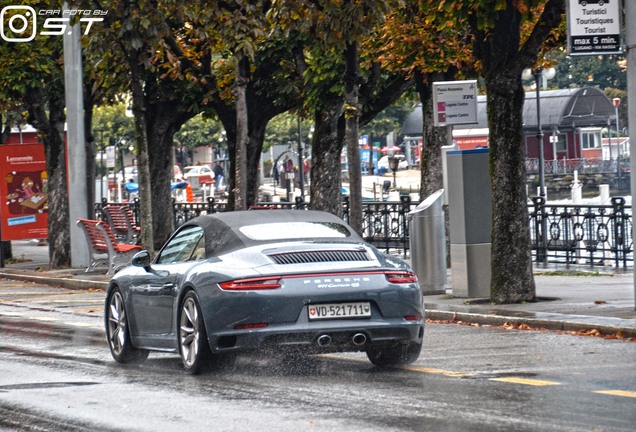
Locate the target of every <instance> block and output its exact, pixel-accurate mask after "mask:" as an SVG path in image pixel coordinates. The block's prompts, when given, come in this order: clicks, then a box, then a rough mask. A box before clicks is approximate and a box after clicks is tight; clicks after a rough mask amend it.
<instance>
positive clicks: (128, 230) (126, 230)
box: [102, 205, 141, 244]
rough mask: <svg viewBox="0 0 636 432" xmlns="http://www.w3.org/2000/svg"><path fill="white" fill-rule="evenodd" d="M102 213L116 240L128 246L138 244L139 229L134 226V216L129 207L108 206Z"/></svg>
mask: <svg viewBox="0 0 636 432" xmlns="http://www.w3.org/2000/svg"><path fill="white" fill-rule="evenodd" d="M102 211H103V212H104V216H105V218H106V223H108V225H109V226H110V228H111V230H112V231H113V234H114V235H115V238H116V239H117V240H119V241H121V242H123V243H129V244H136V243H137V242H138V240H139V237H140V235H141V228H139V227H138V226H137V225H135V216H134V215H133V212H132V210H131V209H130V207H129V206H127V205H108V206H105V207H103V208H102Z"/></svg>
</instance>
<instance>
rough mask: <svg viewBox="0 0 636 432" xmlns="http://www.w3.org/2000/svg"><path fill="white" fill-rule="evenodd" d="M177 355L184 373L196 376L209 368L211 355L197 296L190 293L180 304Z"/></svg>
mask: <svg viewBox="0 0 636 432" xmlns="http://www.w3.org/2000/svg"><path fill="white" fill-rule="evenodd" d="M179 353H180V354H181V360H182V361H183V366H184V367H185V370H186V372H188V373H189V374H197V373H199V372H201V370H202V368H203V367H205V366H210V365H211V361H212V353H211V351H210V346H209V345H208V338H207V335H206V332H205V325H204V323H203V315H202V313H201V307H200V306H199V300H198V298H197V295H196V294H195V293H194V292H193V291H190V292H189V293H187V294H186V295H185V297H184V299H183V302H182V303H181V309H180V313H179Z"/></svg>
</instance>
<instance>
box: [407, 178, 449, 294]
mask: <svg viewBox="0 0 636 432" xmlns="http://www.w3.org/2000/svg"><path fill="white" fill-rule="evenodd" d="M443 204H444V189H440V190H438V191H437V192H435V193H433V194H432V195H430V196H429V197H428V198H426V199H425V200H424V201H422V202H421V203H420V204H419V205H418V206H417V207H415V209H414V210H413V211H411V212H409V214H408V220H409V237H410V238H409V244H410V248H411V266H412V267H413V270H414V271H415V274H416V275H417V279H418V280H419V282H420V288H421V289H422V294H424V295H427V294H443V293H445V289H444V285H446V226H445V223H444V207H443Z"/></svg>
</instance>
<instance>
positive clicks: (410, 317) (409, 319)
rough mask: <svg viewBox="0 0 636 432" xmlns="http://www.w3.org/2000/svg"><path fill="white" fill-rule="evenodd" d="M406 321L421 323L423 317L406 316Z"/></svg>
mask: <svg viewBox="0 0 636 432" xmlns="http://www.w3.org/2000/svg"><path fill="white" fill-rule="evenodd" d="M404 319H405V320H407V321H421V320H422V317H421V316H420V315H405V316H404Z"/></svg>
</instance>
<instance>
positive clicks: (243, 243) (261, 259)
mask: <svg viewBox="0 0 636 432" xmlns="http://www.w3.org/2000/svg"><path fill="white" fill-rule="evenodd" d="M105 306H106V307H105V314H104V317H105V325H106V337H107V339H108V344H109V346H110V351H111V353H112V356H113V358H114V359H115V360H116V361H117V362H120V363H135V362H137V363H139V362H143V361H144V360H146V358H147V357H148V353H149V351H164V352H178V353H179V354H180V356H181V359H182V361H183V365H184V367H185V370H186V371H187V372H189V373H192V374H194V373H198V372H199V371H200V370H201V369H202V368H204V367H214V366H219V365H221V364H224V363H227V362H228V361H232V360H233V358H234V357H235V355H236V354H237V353H239V352H244V351H250V350H274V351H276V352H281V351H290V352H295V353H301V354H303V353H307V354H316V353H329V352H343V351H364V352H366V354H367V357H368V358H369V360H370V361H371V362H372V363H373V364H375V365H377V366H392V365H398V364H406V363H411V362H413V361H415V360H416V359H417V358H418V356H419V354H420V350H421V346H422V339H423V336H424V308H423V304H422V293H421V291H420V287H419V285H418V283H417V277H416V276H415V274H414V273H413V271H412V270H411V268H410V267H409V266H408V265H407V264H406V263H404V262H403V261H402V260H399V259H397V258H393V257H390V256H388V255H385V254H383V253H381V252H380V251H378V250H377V249H376V248H375V247H373V246H371V245H369V244H368V243H366V242H365V241H364V240H363V239H362V238H361V237H360V236H358V235H357V234H356V233H355V232H354V231H353V230H352V229H351V228H350V227H349V226H348V225H347V224H345V223H344V222H343V221H342V220H341V219H339V218H338V217H336V216H334V215H332V214H329V213H325V212H319V211H300V210H248V211H241V212H227V213H217V214H213V215H205V216H200V217H198V218H196V219H193V220H191V221H189V222H187V223H186V224H184V225H182V226H181V227H179V228H178V229H177V230H176V231H175V233H174V234H173V235H172V236H171V238H170V239H169V240H168V241H167V242H166V244H165V245H164V246H163V248H162V249H161V250H160V251H159V253H158V254H157V256H156V257H155V259H154V260H151V257H150V255H149V253H148V252H146V251H141V252H139V253H137V254H136V255H135V256H134V258H133V260H132V265H131V266H129V267H126V268H125V269H123V270H121V271H120V272H118V273H117V274H116V275H115V276H114V277H113V278H112V280H111V282H110V285H109V288H108V292H107V296H106V305H105Z"/></svg>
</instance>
